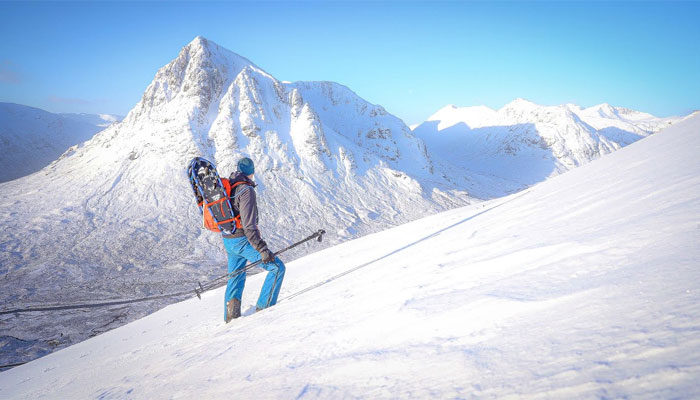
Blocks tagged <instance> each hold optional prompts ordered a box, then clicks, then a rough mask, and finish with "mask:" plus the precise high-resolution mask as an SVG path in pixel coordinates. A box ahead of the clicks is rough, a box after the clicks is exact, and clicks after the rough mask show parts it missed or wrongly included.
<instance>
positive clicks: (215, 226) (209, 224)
mask: <svg viewBox="0 0 700 400" xmlns="http://www.w3.org/2000/svg"><path fill="white" fill-rule="evenodd" d="M221 183H222V184H223V185H224V191H225V192H226V196H225V197H223V198H221V199H219V200H216V201H213V202H211V203H207V204H204V207H203V208H202V215H203V216H204V227H205V228H207V229H209V230H210V231H212V232H221V230H220V229H219V225H221V224H225V223H228V222H232V221H235V222H236V229H239V228H242V227H243V226H242V225H241V215H240V214H239V213H238V212H237V210H236V209H235V208H233V204H231V209H233V212H234V215H233V218H229V219H227V220H224V221H220V222H218V223H217V222H216V221H215V220H214V216H213V214H212V213H211V212H210V211H209V208H210V207H215V206H217V205H218V206H219V207H221V214H222V215H225V212H224V202H225V201H229V200H230V199H231V192H232V190H233V189H234V188H235V187H236V186H238V185H245V184H246V183H245V182H242V181H241V182H236V183H234V184H233V186H231V182H230V181H229V180H228V179H222V180H221ZM203 203H204V201H202V202H200V203H199V206H200V207H202V204H203ZM234 232H235V230H234Z"/></svg>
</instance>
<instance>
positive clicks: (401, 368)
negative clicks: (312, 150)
mask: <svg viewBox="0 0 700 400" xmlns="http://www.w3.org/2000/svg"><path fill="white" fill-rule="evenodd" d="M698 154H700V116H695V117H693V118H691V119H689V120H686V121H684V122H681V123H679V124H677V125H675V126H673V127H671V128H669V129H667V130H665V131H662V132H660V133H658V134H655V135H652V136H650V137H648V138H645V139H643V140H641V141H639V142H637V143H634V144H632V145H630V146H628V147H626V148H624V149H622V150H620V151H618V152H615V153H613V154H610V155H607V156H605V157H603V158H601V159H599V160H597V161H594V162H592V163H589V164H586V165H584V166H582V167H580V168H578V169H575V170H573V171H570V172H568V173H566V174H563V175H560V176H558V177H555V178H553V179H551V180H548V181H546V182H544V183H542V184H539V185H537V186H534V187H532V188H530V189H528V190H527V191H524V192H521V193H517V194H514V195H511V196H509V197H506V198H501V199H497V200H492V201H489V202H485V203H481V204H479V205H472V206H467V207H464V208H459V209H454V210H451V211H447V212H443V213H441V214H436V215H433V216H430V217H427V218H424V219H421V220H418V221H414V222H411V223H408V224H405V225H402V226H399V227H396V228H393V229H389V230H386V231H383V232H379V233H375V234H372V235H369V236H365V237H363V238H360V239H357V240H354V241H350V242H346V243H343V244H341V245H338V246H335V247H332V248H328V249H325V250H323V251H320V252H317V253H314V254H312V255H309V256H307V257H303V258H300V259H297V260H295V261H293V262H290V263H288V270H287V276H286V278H285V282H284V286H283V288H282V294H281V298H282V301H281V302H280V303H279V304H278V305H277V306H275V307H273V308H270V309H267V310H264V311H262V312H259V313H252V310H251V307H252V305H253V303H254V301H255V298H256V297H257V294H258V290H259V288H260V286H261V280H262V278H263V277H262V276H261V275H257V276H254V277H251V278H250V279H249V281H248V285H247V288H246V292H245V295H244V299H243V300H244V310H246V311H245V313H244V314H245V316H244V317H243V318H241V319H238V320H235V321H233V322H232V323H230V324H228V325H227V324H224V322H223V293H222V290H221V289H220V290H216V291H212V292H207V293H205V294H204V296H203V299H202V300H201V301H200V300H197V299H196V298H194V299H191V300H187V301H183V302H181V303H178V304H173V305H170V306H168V307H166V308H164V309H162V310H160V311H158V312H156V313H154V314H152V315H149V316H148V317H145V318H143V319H141V320H138V321H135V322H132V323H130V324H128V325H125V326H123V327H121V328H118V329H115V330H112V331H110V332H107V333H104V334H102V335H100V336H97V337H94V338H91V339H89V340H86V341H84V342H82V343H79V344H76V345H74V346H71V347H69V348H66V349H63V350H61V351H58V352H55V353H53V354H50V355H48V356H46V357H43V358H41V359H38V360H35V361H33V362H30V363H28V364H26V365H24V366H20V367H17V368H14V369H12V370H9V371H7V372H3V373H1V374H0V397H2V398H7V399H11V398H12V399H14V398H42V397H49V398H100V399H110V398H114V399H126V398H139V399H152V398H191V397H193V396H196V397H197V398H224V397H231V398H297V399H306V398H334V399H335V398H372V399H373V398H501V399H502V398H559V399H572V398H632V399H661V398H664V399H668V398H685V399H691V398H698V397H699V396H700V379H698V378H699V377H700V301H699V300H700V246H699V245H698V243H700V157H698ZM307 288H311V289H310V290H306V291H304V290H305V289H307Z"/></svg>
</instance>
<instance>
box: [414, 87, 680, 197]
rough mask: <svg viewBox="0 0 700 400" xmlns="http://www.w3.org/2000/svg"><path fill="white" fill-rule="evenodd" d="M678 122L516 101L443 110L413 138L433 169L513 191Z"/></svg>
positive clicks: (628, 112)
mask: <svg viewBox="0 0 700 400" xmlns="http://www.w3.org/2000/svg"><path fill="white" fill-rule="evenodd" d="M680 120H682V118H676V117H671V118H657V117H654V116H652V115H650V114H645V113H641V112H638V111H634V110H629V109H625V108H621V107H613V106H611V105H609V104H601V105H598V106H594V107H589V108H585V109H584V108H581V107H579V106H576V105H574V104H565V105H561V106H550V107H548V106H540V105H537V104H534V103H532V102H529V101H527V100H524V99H517V100H514V101H513V102H511V103H509V104H507V105H505V106H504V107H503V108H501V109H500V110H493V109H490V108H488V107H484V106H478V107H456V106H454V105H449V106H447V107H444V108H442V109H441V110H439V111H438V112H436V113H435V114H433V115H432V116H431V117H430V118H428V120H427V121H426V122H424V123H422V124H420V125H419V126H417V127H416V128H414V129H413V132H414V133H415V134H416V136H418V137H420V138H422V139H423V140H425V142H426V144H427V147H428V152H429V154H431V156H432V157H433V158H434V159H436V160H440V162H439V164H440V167H441V168H443V169H451V170H453V171H459V170H462V171H464V170H468V171H471V172H472V174H476V173H482V174H489V175H494V176H495V177H498V178H501V179H503V180H504V181H505V182H504V184H503V185H502V190H504V189H505V190H506V192H507V191H508V190H510V191H514V190H517V189H518V188H523V187H526V186H528V185H532V184H534V183H537V182H541V181H544V180H545V179H547V178H549V177H551V176H555V175H558V174H560V173H562V172H565V171H568V170H570V169H572V168H575V167H577V166H580V165H582V164H585V163H588V162H590V161H591V160H594V159H596V158H598V157H600V156H602V155H605V154H609V153H611V152H613V151H615V150H617V149H620V148H621V147H624V146H627V145H629V144H631V143H633V142H635V141H637V140H639V139H641V138H644V137H647V136H649V135H651V134H653V133H654V132H658V131H659V130H661V129H664V128H666V127H668V126H670V125H671V124H673V123H676V122H678V121H680Z"/></svg>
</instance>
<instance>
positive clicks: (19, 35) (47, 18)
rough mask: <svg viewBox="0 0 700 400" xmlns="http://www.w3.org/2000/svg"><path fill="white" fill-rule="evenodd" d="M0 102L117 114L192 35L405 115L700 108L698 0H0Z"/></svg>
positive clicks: (284, 75)
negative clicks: (477, 108)
mask: <svg viewBox="0 0 700 400" xmlns="http://www.w3.org/2000/svg"><path fill="white" fill-rule="evenodd" d="M0 33H2V41H1V42H0V101H2V102H14V103H19V104H25V105H30V106H34V107H39V108H43V109H46V110H49V111H53V112H89V113H113V114H126V113H127V112H128V111H129V110H130V109H131V108H132V107H133V106H134V105H135V104H136V102H138V100H139V99H140V97H141V95H142V93H143V91H144V89H145V88H146V86H147V85H148V84H149V83H150V81H151V80H152V79H153V76H154V75H155V73H156V71H157V70H158V69H159V68H160V67H162V66H163V65H165V64H167V63H168V62H169V61H170V60H172V59H173V58H175V57H176V56H177V54H178V52H179V51H180V49H181V48H182V46H184V45H185V44H187V43H188V42H190V41H191V40H192V39H193V38H194V37H195V36H197V35H202V36H204V37H206V38H208V39H210V40H213V41H214V42H216V43H218V44H220V45H222V46H223V47H225V48H228V49H229V50H232V51H234V52H236V53H238V54H240V55H242V56H245V57H247V58H248V59H250V60H251V61H253V62H254V63H256V64H257V65H258V66H260V67H261V68H263V69H265V70H266V71H268V72H269V73H270V74H272V75H273V76H275V77H276V78H277V79H280V80H288V81H297V80H330V81H335V82H339V83H342V84H344V85H346V86H348V87H350V88H351V89H352V90H354V91H355V92H356V93H357V94H358V95H360V96H361V97H363V98H365V99H366V100H368V101H370V102H372V103H377V104H381V105H383V106H384V107H385V108H387V110H389V112H391V113H393V114H395V115H397V116H399V117H400V118H402V119H404V121H405V122H406V123H408V124H414V123H418V122H421V121H423V120H424V119H426V118H427V117H428V116H429V115H431V114H432V113H434V112H435V111H437V110H438V109H439V108H441V107H443V106H445V105H447V104H456V105H459V106H469V105H481V104H484V105H487V106H490V107H493V108H500V107H501V106H503V105H504V104H506V103H508V102H509V101H511V100H513V99H515V98H517V97H523V98H526V99H529V100H531V101H534V102H536V103H539V104H545V105H553V104H562V103H567V102H572V103H576V104H579V105H581V106H591V105H595V104H599V103H602V102H608V103H611V104H613V105H616V106H623V107H629V108H633V109H638V110H641V111H646V112H650V113H652V114H655V115H658V116H669V115H681V114H686V113H689V112H690V111H692V110H695V109H700V3H697V2H681V3H675V2H662V3H651V2H642V3H634V2H619V3H604V2H592V3H572V2H559V3H551V2H535V3H524V2H508V3H492V2H415V1H414V2H398V1H392V2H376V1H373V2H337V1H332V2H323V3H322V2H310V1H306V2H263V3H259V2H258V3H240V2H216V3H208V2H198V3H183V2H177V3H170V2H167V3H166V2H162V1H158V2H148V3H142V2H123V3H121V2H120V3H111V2H90V3H88V2H78V3H67V2H48V3H41V2H18V3H12V2H10V3H8V2H0Z"/></svg>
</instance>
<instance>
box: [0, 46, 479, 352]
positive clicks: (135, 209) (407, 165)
mask: <svg viewBox="0 0 700 400" xmlns="http://www.w3.org/2000/svg"><path fill="white" fill-rule="evenodd" d="M244 155H245V156H250V157H251V158H253V160H255V162H256V181H257V183H258V187H257V189H256V190H257V192H258V199H259V202H260V205H259V209H260V212H261V224H260V225H261V228H262V232H263V236H264V237H265V239H267V240H268V242H269V244H270V247H271V248H272V249H279V248H282V247H284V245H286V244H289V243H290V242H292V241H295V240H297V239H299V238H302V237H305V236H307V235H308V234H309V233H310V232H313V231H315V230H317V229H319V228H324V229H325V230H326V231H328V235H327V239H326V240H325V241H324V245H329V244H333V243H338V242H340V241H343V240H346V239H348V238H352V237H356V236H359V235H362V234H365V233H369V232H373V231H377V230H380V229H383V228H385V227H387V226H393V225H396V224H398V223H402V222H406V221H409V220H413V219H416V218H420V217H422V216H424V215H426V214H431V213H434V212H437V211H440V210H445V209H447V208H451V207H454V206H458V205H463V204H467V203H468V202H469V201H470V197H469V196H468V195H467V193H466V192H465V191H461V190H457V189H456V188H457V187H458V186H457V185H456V184H455V183H453V182H451V181H448V180H447V179H444V178H443V177H442V176H441V175H439V174H436V173H434V171H433V166H432V164H433V161H432V160H431V159H430V158H429V157H428V155H427V153H426V148H425V145H424V144H423V142H422V141H421V140H420V139H417V138H416V137H414V136H413V134H412V133H411V131H410V129H409V128H408V127H407V126H406V125H405V124H404V123H403V122H402V121H401V120H399V119H398V118H396V117H394V116H392V115H390V114H389V113H387V112H386V111H385V110H384V109H383V108H382V107H381V106H378V105H373V104H370V103H368V102H366V101H364V100H362V99H361V98H359V97H358V96H357V95H356V94H355V93H353V92H352V91H351V90H350V89H348V88H346V87H344V86H342V85H339V84H336V83H330V82H297V83H282V82H280V81H278V80H277V79H275V78H274V77H272V76H270V75H269V74H267V73H266V72H265V71H263V70H262V69H260V68H259V67H257V66H256V65H254V64H253V63H251V62H250V61H248V60H246V59H245V58H243V57H241V56H238V55H236V54H234V53H232V52H230V51H228V50H226V49H223V48H221V47H219V46H218V45H216V44H215V43H212V42H211V41H208V40H206V39H204V38H201V37H198V38H196V39H195V40H193V41H192V42H191V43H189V44H188V45H187V46H185V47H184V48H183V49H182V51H181V52H180V53H179V54H178V56H177V57H176V58H175V59H174V60H173V61H172V62H170V63H169V64H168V65H166V66H164V67H163V68H161V69H160V70H159V71H158V72H157V74H156V76H155V78H154V80H153V82H152V83H151V84H150V85H149V86H148V87H147V88H146V90H145V92H144V95H143V98H142V99H141V100H140V101H139V103H138V104H137V105H136V106H135V107H134V108H133V109H132V110H131V111H130V112H129V114H128V115H127V116H126V118H125V119H124V120H123V121H122V122H121V123H119V124H115V125H112V126H110V127H109V128H107V129H105V130H104V131H102V132H100V133H99V134H97V135H96V136H95V137H94V138H93V139H92V140H90V141H88V142H85V143H84V144H80V145H77V146H74V147H72V148H70V149H69V150H68V151H67V152H65V153H64V154H63V155H62V156H61V157H60V159H58V160H57V161H55V162H54V163H52V164H51V165H50V166H49V167H47V168H45V169H44V170H42V171H41V172H39V173H37V174H35V175H33V176H30V177H27V178H24V179H21V180H17V181H14V182H9V183H6V184H4V185H2V186H0V190H1V191H2V193H3V196H2V197H1V198H0V215H2V221H3V223H2V228H3V229H0V243H3V244H4V246H5V249H7V251H4V252H2V253H1V254H0V274H2V275H3V284H4V288H6V290H3V294H2V296H0V297H1V298H2V301H3V302H6V303H12V304H18V303H19V304H22V303H26V302H28V301H31V302H44V301H51V302H56V301H61V300H72V299H75V298H78V297H79V298H81V299H85V298H106V297H131V296H138V295H143V294H152V293H155V292H160V291H169V290H171V289H173V288H175V287H178V288H183V287H186V288H189V287H190V285H192V282H196V280H198V279H206V278H207V277H208V276H213V275H216V274H220V273H221V272H222V271H223V270H224V267H223V264H224V261H223V260H224V252H223V249H222V246H221V239H220V237H219V236H218V235H216V234H213V233H210V232H208V231H206V230H204V229H203V228H201V214H200V211H199V209H198V208H197V206H196V204H195V201H194V198H193V195H192V190H191V188H190V186H189V181H188V179H187V176H186V165H187V163H188V162H189V160H191V159H192V158H193V157H195V156H203V157H205V158H208V159H210V160H212V161H214V162H215V163H216V165H217V167H218V170H219V172H220V174H221V175H222V176H228V175H229V174H230V173H231V172H233V171H234V169H235V165H236V162H237V161H238V159H239V158H240V157H241V156H244ZM296 250H298V251H299V252H300V253H297V254H301V253H303V252H305V251H307V249H306V248H299V249H296ZM294 256H295V253H293V252H290V253H289V254H285V258H286V259H287V260H289V259H290V258H293V257H294ZM57 291H58V292H57ZM137 307H141V308H139V310H140V311H142V312H147V311H152V310H153V309H154V307H156V306H155V305H147V304H143V305H138V306H137ZM149 307H150V308H149ZM131 311H132V309H129V311H127V312H126V314H127V315H126V316H122V317H121V318H115V316H114V315H111V314H110V313H108V312H107V313H104V314H100V315H99V316H97V317H95V315H91V318H93V319H94V318H97V319H100V318H101V319H104V320H105V321H104V322H103V323H104V324H106V325H105V326H106V327H107V328H105V329H108V327H109V326H110V325H109V324H110V323H114V324H120V323H123V322H124V321H125V320H129V319H130V318H132V316H131V314H129V312H131ZM39 320H41V318H40V319H39ZM111 321H115V322H111ZM93 322H94V321H93ZM71 325H74V326H75V327H76V332H75V335H73V336H72V337H71V338H70V339H64V340H67V341H77V340H80V339H82V338H84V337H85V335H86V333H85V331H88V332H89V329H84V330H80V329H79V327H80V326H83V327H84V326H85V321H81V320H71ZM32 329H33V330H34V333H33V335H36V334H39V335H40V336H42V338H47V341H48V338H52V337H51V336H50V334H51V332H50V331H51V329H49V328H47V326H46V325H41V328H40V327H38V326H32V327H29V328H27V332H31V331H32ZM42 329H45V331H42ZM22 332H25V331H21V332H19V333H17V334H15V335H14V336H15V337H23V336H24V335H23V333H22ZM53 333H55V332H53Z"/></svg>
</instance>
